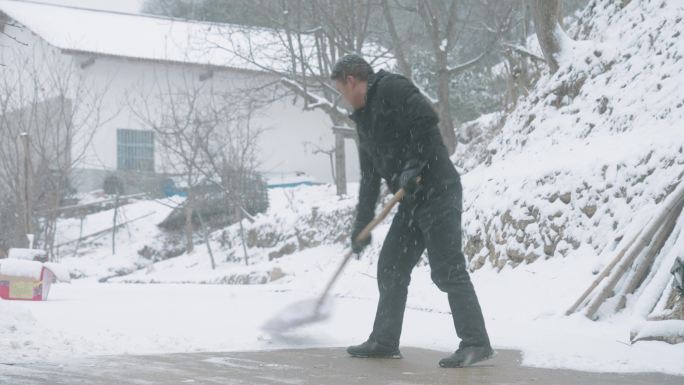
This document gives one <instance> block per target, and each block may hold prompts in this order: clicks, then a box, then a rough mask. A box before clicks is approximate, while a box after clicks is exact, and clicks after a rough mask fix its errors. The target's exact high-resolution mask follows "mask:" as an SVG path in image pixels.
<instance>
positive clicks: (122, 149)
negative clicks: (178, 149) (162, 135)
mask: <svg viewBox="0 0 684 385" xmlns="http://www.w3.org/2000/svg"><path fill="white" fill-rule="evenodd" d="M116 157H117V169H119V170H122V171H149V172H154V132H152V131H147V130H131V129H126V128H120V129H118V130H117V131H116Z"/></svg>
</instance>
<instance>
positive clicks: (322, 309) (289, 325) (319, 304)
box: [262, 178, 420, 334]
mask: <svg viewBox="0 0 684 385" xmlns="http://www.w3.org/2000/svg"><path fill="white" fill-rule="evenodd" d="M418 181H420V178H418ZM404 194H405V192H404V189H400V190H399V191H397V193H396V194H394V196H393V197H392V199H391V200H390V201H389V203H387V204H386V205H385V207H384V208H383V209H382V211H381V212H380V214H378V215H377V216H376V217H375V218H373V220H372V221H371V222H370V223H369V224H368V225H366V227H364V229H363V230H362V231H361V233H359V235H358V236H357V237H356V241H357V242H361V241H364V240H366V239H367V238H368V237H369V236H370V234H371V231H373V229H374V228H375V226H377V225H378V224H379V223H380V222H382V221H383V220H384V219H385V218H386V217H387V215H389V213H390V211H392V209H393V208H394V206H395V205H396V204H397V203H398V202H399V201H401V200H402V198H404ZM353 254H354V253H353V251H352V250H349V251H347V253H346V254H345V255H344V258H343V259H342V263H341V264H340V266H339V267H338V268H337V271H335V274H333V276H332V278H331V279H330V281H329V282H328V285H327V286H326V287H325V290H323V293H321V295H320V297H318V298H313V299H306V300H302V301H299V302H295V303H293V304H292V305H289V306H288V307H287V308H285V309H284V310H283V311H281V312H280V313H279V314H278V315H276V316H275V317H273V318H271V319H270V320H269V321H268V322H266V323H265V324H264V326H263V327H262V329H263V330H264V331H265V332H267V333H269V334H280V333H283V332H285V331H288V330H291V329H293V328H297V327H299V326H302V325H306V324H310V323H314V322H320V321H323V320H325V319H327V318H328V317H330V313H331V310H332V304H331V303H330V301H327V299H328V294H329V293H330V289H332V287H333V285H334V284H335V282H336V281H337V279H338V278H339V277H340V275H341V274H342V271H343V270H344V268H345V266H347V262H349V260H350V259H351V256H352V255H353Z"/></svg>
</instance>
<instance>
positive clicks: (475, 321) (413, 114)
mask: <svg viewBox="0 0 684 385" xmlns="http://www.w3.org/2000/svg"><path fill="white" fill-rule="evenodd" d="M331 78H332V79H333V80H334V81H335V85H336V87H337V90H338V91H339V92H340V93H341V94H342V96H343V97H344V99H345V100H346V101H347V102H348V103H349V104H350V105H351V106H352V107H353V108H354V113H353V114H352V115H351V118H352V120H354V122H355V123H356V125H357V129H358V135H359V161H360V166H361V182H360V189H359V201H358V205H357V210H356V219H355V221H354V225H353V229H352V234H351V235H352V249H353V251H354V252H356V253H359V252H361V251H362V250H363V249H364V248H365V246H367V245H368V244H369V243H370V239H369V238H366V239H365V240H363V241H357V235H358V234H359V233H361V231H362V230H363V229H364V227H365V226H366V225H367V224H368V223H369V222H370V221H371V220H372V219H373V216H374V211H375V204H376V202H377V200H378V195H379V192H380V180H381V179H384V180H385V181H386V182H387V184H388V186H389V188H390V190H392V191H393V192H396V191H398V190H399V189H404V191H405V192H406V195H405V197H404V198H403V200H402V201H401V203H400V205H399V209H398V212H397V214H396V216H395V217H394V220H393V221H392V225H391V227H390V230H389V232H388V234H387V237H386V238H385V242H384V244H383V246H382V250H381V252H380V258H379V260H378V288H379V291H380V299H379V302H378V307H377V312H376V316H375V323H374V325H373V331H372V333H371V335H370V337H369V338H368V340H367V341H366V342H364V343H363V344H361V345H357V346H350V347H349V348H348V349H347V352H348V353H349V354H350V355H352V356H354V357H378V358H399V357H401V354H400V352H399V338H400V335H401V328H402V323H403V317H404V310H405V307H406V297H407V293H408V285H409V282H410V279H411V271H412V270H413V267H414V266H415V265H416V263H417V262H418V260H419V259H420V256H421V255H422V254H423V251H424V250H425V249H426V248H427V251H428V260H429V263H430V268H431V271H432V273H431V276H432V280H433V281H434V283H435V284H436V285H437V287H439V289H440V290H442V291H443V292H445V293H447V294H448V299H449V306H450V308H451V313H452V316H453V320H454V326H455V328H456V333H457V334H458V336H459V337H460V339H461V343H460V346H459V349H458V350H457V351H456V352H455V353H453V354H452V355H450V356H449V357H446V358H444V359H442V360H441V361H440V362H439V365H440V366H442V367H461V366H468V365H471V364H474V363H476V362H479V361H482V360H485V359H488V358H490V357H491V356H492V355H493V353H494V352H493V350H492V348H491V345H490V342H489V337H488V335H487V331H486V328H485V323H484V319H483V316H482V311H481V309H480V304H479V302H478V299H477V295H476V294H475V289H474V288H473V285H472V283H471V281H470V276H469V274H468V271H467V270H466V261H465V256H464V255H463V252H462V250H461V211H462V189H461V181H460V176H459V174H458V172H457V171H456V169H455V168H454V166H453V164H452V163H451V161H450V160H449V155H448V152H447V149H446V146H445V145H444V142H443V141H442V137H441V135H440V132H439V129H438V126H437V124H438V117H437V114H436V113H435V111H434V110H433V108H432V106H431V105H430V103H429V101H428V100H427V99H426V98H425V97H424V96H423V95H422V94H421V93H420V91H419V90H418V88H417V87H416V86H415V85H414V84H413V83H411V81H409V80H408V79H406V78H404V77H402V76H400V75H396V74H392V73H388V72H385V71H382V70H381V71H379V72H378V73H374V72H373V69H372V68H371V66H370V65H369V64H368V63H367V62H366V61H365V60H364V59H363V58H362V57H360V56H358V55H347V56H344V57H343V58H341V59H340V60H339V61H338V62H337V63H336V64H335V67H334V69H333V72H332V75H331Z"/></svg>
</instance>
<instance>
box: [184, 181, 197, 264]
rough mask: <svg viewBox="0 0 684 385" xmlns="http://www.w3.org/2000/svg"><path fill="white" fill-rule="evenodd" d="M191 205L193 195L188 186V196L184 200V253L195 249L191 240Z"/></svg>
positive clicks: (192, 230)
mask: <svg viewBox="0 0 684 385" xmlns="http://www.w3.org/2000/svg"><path fill="white" fill-rule="evenodd" d="M192 206H193V196H192V189H191V188H188V197H187V198H186V200H185V249H186V253H192V251H193V250H194V249H195V245H194V243H193V242H192V234H193V233H194V229H193V226H192Z"/></svg>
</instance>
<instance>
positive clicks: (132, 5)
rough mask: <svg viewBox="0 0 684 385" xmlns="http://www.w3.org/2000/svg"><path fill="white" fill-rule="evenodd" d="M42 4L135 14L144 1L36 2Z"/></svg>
mask: <svg viewBox="0 0 684 385" xmlns="http://www.w3.org/2000/svg"><path fill="white" fill-rule="evenodd" d="M37 1H39V2H42V3H53V4H65V5H74V6H77V7H83V8H94V9H106V10H111V11H119V12H130V13H137V12H138V11H140V7H141V6H142V3H143V1H144V0H37Z"/></svg>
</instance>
